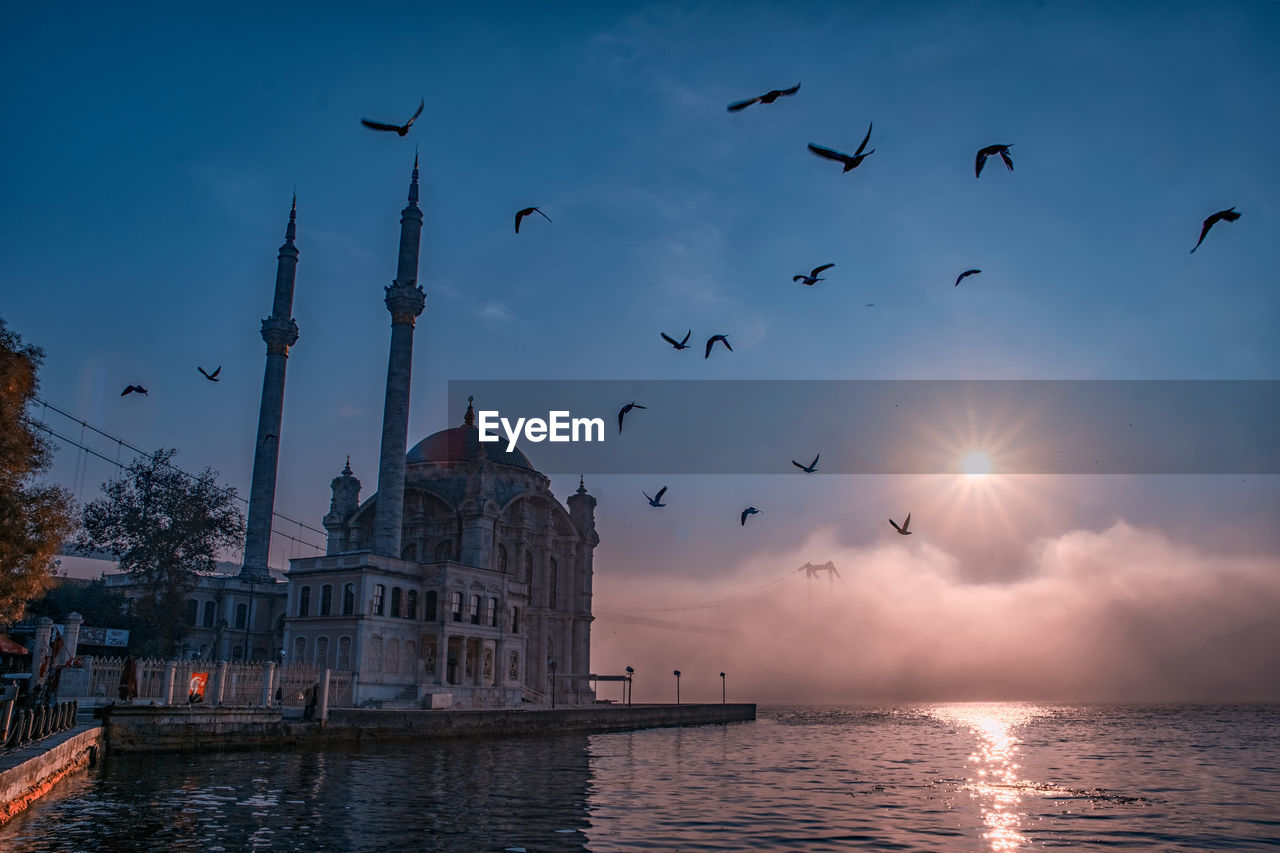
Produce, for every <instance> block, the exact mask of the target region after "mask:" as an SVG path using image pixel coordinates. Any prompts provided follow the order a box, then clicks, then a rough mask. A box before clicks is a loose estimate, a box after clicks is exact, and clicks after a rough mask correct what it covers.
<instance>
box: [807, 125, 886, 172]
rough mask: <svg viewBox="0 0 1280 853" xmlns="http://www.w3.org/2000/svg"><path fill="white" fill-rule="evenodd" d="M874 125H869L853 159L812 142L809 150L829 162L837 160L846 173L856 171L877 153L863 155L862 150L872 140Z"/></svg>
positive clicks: (873, 151)
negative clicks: (863, 162) (864, 161)
mask: <svg viewBox="0 0 1280 853" xmlns="http://www.w3.org/2000/svg"><path fill="white" fill-rule="evenodd" d="M873 124H875V122H872V124H869V125H867V135H866V136H864V137H863V138H862V144H861V145H859V146H858V150H857V151H855V152H853V156H852V157H851V156H849V155H848V154H841V153H840V152H839V151H835V150H833V149H831V148H823V147H822V146H821V145H814V144H813V143H812V142H810V143H809V150H810V151H812V152H813V153H814V154H817V155H818V156H819V157H825V158H827V159H828V160H835V161H836V162H838V163H843V164H844V171H846V172H848V171H850V170H851V169H856V168H858V166H860V165H862V161H863V160H865V159H867V158H868V157H870V156H871V155H872V154H874V153H876V150H875V149H874V148H872V149H871V150H870V151H868V152H867V153H866V154H863V153H862V149H864V148H866V147H867V143H868V142H869V141H870V140H871V127H872V125H873Z"/></svg>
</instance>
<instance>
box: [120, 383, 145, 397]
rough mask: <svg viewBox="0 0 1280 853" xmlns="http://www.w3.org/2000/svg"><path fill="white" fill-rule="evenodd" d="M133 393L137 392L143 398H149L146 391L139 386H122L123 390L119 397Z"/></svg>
mask: <svg viewBox="0 0 1280 853" xmlns="http://www.w3.org/2000/svg"><path fill="white" fill-rule="evenodd" d="M134 391H137V392H138V393H139V394H141V395H143V396H144V397H149V396H151V395H150V394H148V393H147V389H146V388H143V387H142V386H141V385H126V386H124V390H123V391H121V392H120V396H121V397H125V396H128V395H129V394H132V393H133V392H134Z"/></svg>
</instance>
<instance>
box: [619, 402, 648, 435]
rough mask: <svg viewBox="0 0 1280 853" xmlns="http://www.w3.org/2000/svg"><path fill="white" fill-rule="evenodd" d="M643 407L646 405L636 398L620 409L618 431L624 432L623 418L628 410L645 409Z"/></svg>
mask: <svg viewBox="0 0 1280 853" xmlns="http://www.w3.org/2000/svg"><path fill="white" fill-rule="evenodd" d="M643 408H645V407H644V406H641V405H640V404H639V403H637V402H636V401H635V400H632V401H631V402H630V403H627V404H626V405H625V406H623V407H622V408H621V409H619V410H618V432H622V418H623V417H624V416H625V415H626V414H627V412H629V411H631V410H632V409H643Z"/></svg>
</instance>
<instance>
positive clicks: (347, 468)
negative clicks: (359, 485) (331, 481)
mask: <svg viewBox="0 0 1280 853" xmlns="http://www.w3.org/2000/svg"><path fill="white" fill-rule="evenodd" d="M342 473H343V474H345V475H347V476H348V477H350V476H351V454H350V453H348V454H347V464H346V465H344V466H343V468H342Z"/></svg>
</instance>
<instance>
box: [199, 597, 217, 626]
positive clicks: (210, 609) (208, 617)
mask: <svg viewBox="0 0 1280 853" xmlns="http://www.w3.org/2000/svg"><path fill="white" fill-rule="evenodd" d="M217 617H218V605H216V604H214V603H213V602H212V601H206V602H205V603H204V619H202V620H200V624H202V625H203V626H204V627H206V628H212V627H213V620H214V619H216V618H217Z"/></svg>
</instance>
